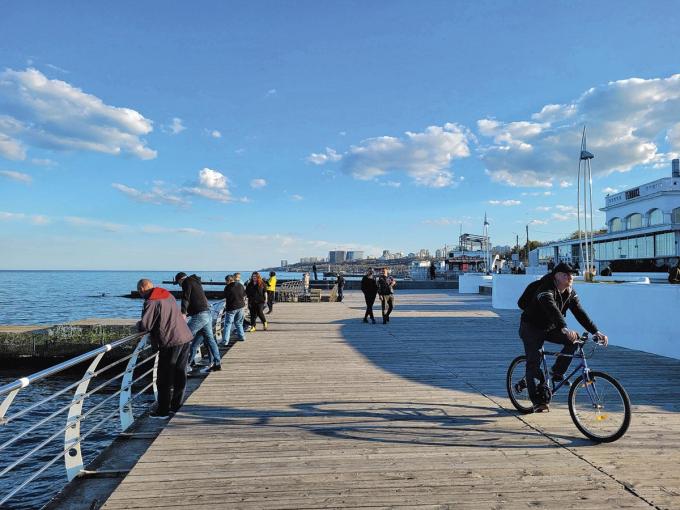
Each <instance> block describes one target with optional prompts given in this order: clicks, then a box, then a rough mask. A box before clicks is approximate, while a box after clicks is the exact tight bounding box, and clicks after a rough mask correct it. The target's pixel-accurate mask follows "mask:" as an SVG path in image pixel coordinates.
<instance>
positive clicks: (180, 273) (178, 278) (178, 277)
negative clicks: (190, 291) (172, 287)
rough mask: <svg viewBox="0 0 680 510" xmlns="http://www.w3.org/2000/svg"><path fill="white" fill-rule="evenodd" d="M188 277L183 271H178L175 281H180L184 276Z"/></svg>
mask: <svg viewBox="0 0 680 510" xmlns="http://www.w3.org/2000/svg"><path fill="white" fill-rule="evenodd" d="M186 277H187V274H186V273H182V272H179V273H177V274H176V275H175V283H179V282H180V281H181V280H182V278H186Z"/></svg>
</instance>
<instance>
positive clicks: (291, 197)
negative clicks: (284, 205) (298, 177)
mask: <svg viewBox="0 0 680 510" xmlns="http://www.w3.org/2000/svg"><path fill="white" fill-rule="evenodd" d="M290 199H291V200H293V201H295V202H299V201H300V200H303V199H304V197H303V196H302V195H297V194H296V195H291V196H290Z"/></svg>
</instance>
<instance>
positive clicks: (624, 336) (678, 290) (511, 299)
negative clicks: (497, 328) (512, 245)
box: [492, 275, 680, 359]
mask: <svg viewBox="0 0 680 510" xmlns="http://www.w3.org/2000/svg"><path fill="white" fill-rule="evenodd" d="M537 279H538V276H532V275H496V276H495V277H494V279H493V296H492V305H493V307H494V308H499V309H506V310H511V309H517V299H519V296H520V295H521V294H522V292H523V291H524V289H525V288H526V286H527V285H528V284H529V283H531V282H532V281H534V280H537ZM574 289H575V290H576V292H577V294H578V295H579V298H580V299H581V303H582V304H583V307H584V309H585V310H586V312H587V313H588V315H590V317H591V319H593V322H595V324H597V327H598V328H600V330H601V331H603V332H604V333H606V334H607V335H608V336H609V341H610V342H611V344H612V345H619V346H622V347H628V348H630V349H637V350H640V351H646V352H651V353H654V354H659V355H662V356H669V357H671V358H676V359H680V324H679V322H678V320H677V317H679V316H680V285H663V284H644V283H642V282H630V283H599V284H598V283H585V282H582V281H575V283H574ZM567 324H568V325H569V327H570V328H572V329H575V330H577V331H579V332H581V331H583V327H582V326H581V325H580V324H578V322H577V321H576V319H574V318H573V316H572V314H571V312H569V313H568V314H567Z"/></svg>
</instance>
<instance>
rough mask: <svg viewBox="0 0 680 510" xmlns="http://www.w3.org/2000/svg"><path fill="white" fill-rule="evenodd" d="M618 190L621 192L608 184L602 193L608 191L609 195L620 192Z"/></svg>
mask: <svg viewBox="0 0 680 510" xmlns="http://www.w3.org/2000/svg"><path fill="white" fill-rule="evenodd" d="M618 192H619V190H618V189H616V188H612V187H610V186H607V187H606V188H604V189H603V190H602V193H606V194H607V195H610V194H612V193H618Z"/></svg>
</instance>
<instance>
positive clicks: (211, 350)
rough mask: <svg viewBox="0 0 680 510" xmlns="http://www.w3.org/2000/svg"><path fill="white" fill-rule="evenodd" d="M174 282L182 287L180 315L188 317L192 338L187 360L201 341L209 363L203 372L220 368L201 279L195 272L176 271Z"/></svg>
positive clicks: (191, 357) (190, 359)
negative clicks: (189, 274)
mask: <svg viewBox="0 0 680 510" xmlns="http://www.w3.org/2000/svg"><path fill="white" fill-rule="evenodd" d="M175 283H176V284H177V285H180V286H181V287H182V315H183V316H184V317H189V322H188V324H187V325H188V326H189V329H190V330H191V334H192V335H194V339H193V341H192V342H191V355H190V357H189V362H190V363H193V361H194V357H195V356H196V351H198V346H199V345H200V344H201V341H203V345H205V347H206V349H207V350H208V356H209V363H208V367H207V368H205V369H204V370H203V373H208V372H209V371H216V370H222V364H221V359H220V350H219V348H218V347H217V342H216V341H215V336H214V335H213V326H212V311H211V308H210V305H209V304H208V299H207V298H206V297H205V292H204V291H203V286H202V285H201V280H200V278H199V277H198V276H196V275H195V274H192V275H191V276H187V274H186V273H181V272H180V273H177V274H176V275H175Z"/></svg>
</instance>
